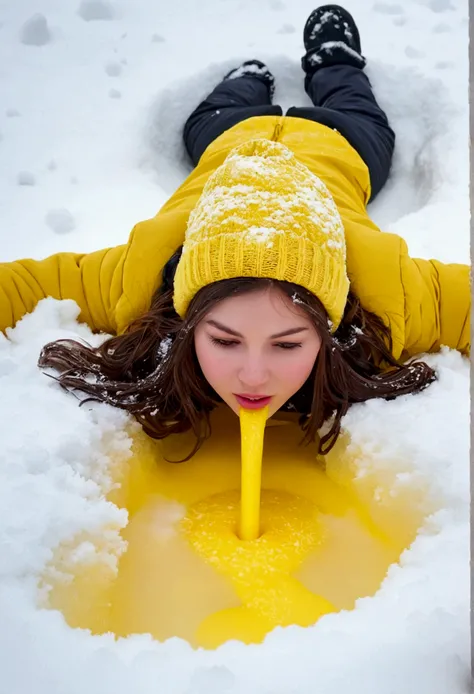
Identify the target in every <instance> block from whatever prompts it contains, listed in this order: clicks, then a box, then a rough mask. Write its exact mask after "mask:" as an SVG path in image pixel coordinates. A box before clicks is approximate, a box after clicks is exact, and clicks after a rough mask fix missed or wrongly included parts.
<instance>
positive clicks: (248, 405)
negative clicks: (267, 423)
mask: <svg viewBox="0 0 474 694" xmlns="http://www.w3.org/2000/svg"><path fill="white" fill-rule="evenodd" d="M234 397H235V398H236V400H237V402H238V403H239V405H240V406H241V407H245V409H246V410H261V409H262V407H265V405H268V404H269V403H270V400H271V399H272V397H273V396H272V395H269V396H265V397H262V398H261V399H260V400H249V399H248V398H247V397H245V395H236V394H235V393H234ZM251 397H253V398H258V397H260V396H259V395H252V396H251Z"/></svg>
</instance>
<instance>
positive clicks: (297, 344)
mask: <svg viewBox="0 0 474 694" xmlns="http://www.w3.org/2000/svg"><path fill="white" fill-rule="evenodd" d="M301 346H302V344H301V342H279V343H278V344H277V345H275V347H281V349H295V348H296V347H301Z"/></svg>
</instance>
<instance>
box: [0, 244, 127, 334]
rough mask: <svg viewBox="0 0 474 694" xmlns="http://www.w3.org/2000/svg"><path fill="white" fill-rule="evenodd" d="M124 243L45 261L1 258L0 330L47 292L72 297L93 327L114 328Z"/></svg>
mask: <svg viewBox="0 0 474 694" xmlns="http://www.w3.org/2000/svg"><path fill="white" fill-rule="evenodd" d="M125 256H126V246H125V245H123V246H117V247H115V248H107V249H104V250H100V251H96V252H94V253H88V254H77V253H58V254H56V255H52V256H50V257H49V258H46V259H45V260H39V261H38V260H19V261H16V262H12V263H0V331H2V332H5V330H6V328H8V327H13V326H14V325H15V323H17V322H18V321H19V320H20V318H22V316H24V315H25V314H26V313H29V312H31V311H32V310H33V309H34V308H35V306H36V304H37V303H38V301H40V300H41V299H44V298H45V297H49V296H50V297H53V298H55V299H73V300H74V301H76V303H77V304H78V306H79V307H80V309H81V314H80V317H79V320H80V321H82V322H85V323H87V324H88V325H89V326H90V328H91V329H92V330H95V331H102V332H106V333H114V332H115V331H116V321H115V305H116V303H117V301H118V299H119V297H120V295H121V293H122V269H123V263H124V259H125Z"/></svg>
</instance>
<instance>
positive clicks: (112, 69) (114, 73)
mask: <svg viewBox="0 0 474 694" xmlns="http://www.w3.org/2000/svg"><path fill="white" fill-rule="evenodd" d="M104 70H105V72H106V73H107V75H108V76H109V77H118V76H119V75H121V74H122V71H123V67H122V65H121V64H120V63H112V62H111V63H107V64H106V65H105V68H104Z"/></svg>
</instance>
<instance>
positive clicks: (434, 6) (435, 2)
mask: <svg viewBox="0 0 474 694" xmlns="http://www.w3.org/2000/svg"><path fill="white" fill-rule="evenodd" d="M427 5H428V7H429V8H430V9H431V10H433V12H446V10H454V7H453V6H452V4H451V0H428V2H427Z"/></svg>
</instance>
